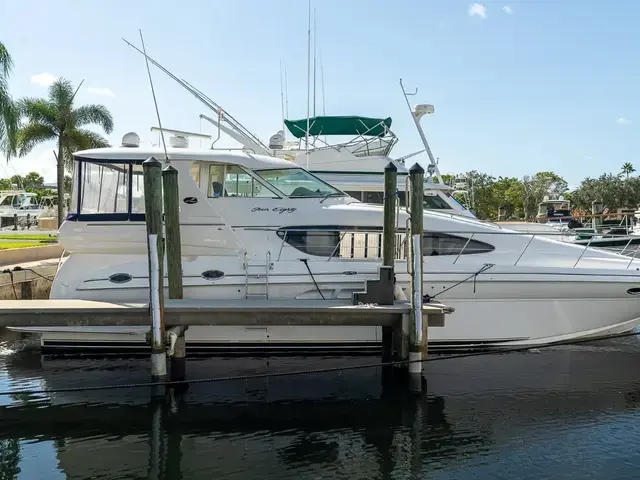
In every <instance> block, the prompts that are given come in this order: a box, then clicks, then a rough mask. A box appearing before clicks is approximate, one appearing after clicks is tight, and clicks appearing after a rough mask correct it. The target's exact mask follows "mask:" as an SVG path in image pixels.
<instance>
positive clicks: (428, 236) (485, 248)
mask: <svg viewBox="0 0 640 480" xmlns="http://www.w3.org/2000/svg"><path fill="white" fill-rule="evenodd" d="M467 242H468V243H467ZM493 250H494V247H493V245H489V244H488V243H485V242H481V241H479V240H475V239H473V238H472V239H471V240H469V239H467V238H464V237H457V236H455V235H450V234H447V233H440V232H426V233H425V235H424V240H423V252H424V255H425V256H433V255H459V254H460V252H462V255H472V254H475V253H488V252H492V251H493Z"/></svg>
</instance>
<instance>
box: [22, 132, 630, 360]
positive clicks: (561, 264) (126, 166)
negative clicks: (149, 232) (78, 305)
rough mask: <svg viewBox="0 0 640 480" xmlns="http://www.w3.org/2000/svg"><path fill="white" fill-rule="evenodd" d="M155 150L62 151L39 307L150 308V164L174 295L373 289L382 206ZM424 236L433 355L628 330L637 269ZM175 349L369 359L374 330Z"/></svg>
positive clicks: (137, 343) (99, 341)
mask: <svg viewBox="0 0 640 480" xmlns="http://www.w3.org/2000/svg"><path fill="white" fill-rule="evenodd" d="M132 139H133V140H132ZM168 143H169V145H170V147H168V148H167V150H166V155H167V157H166V159H165V152H164V151H163V149H161V148H147V147H144V148H143V147H140V146H139V137H138V136H137V135H135V134H127V135H126V136H125V138H124V139H123V146H120V147H108V148H98V149H91V150H85V151H80V152H76V153H75V154H74V159H75V169H74V187H73V194H72V199H71V205H70V211H69V215H68V217H67V219H66V221H65V222H64V223H63V224H62V226H61V227H60V230H59V233H58V241H59V242H60V243H61V245H62V246H63V248H64V249H65V251H67V252H69V253H70V255H69V256H68V257H67V258H66V259H65V260H64V261H63V262H62V265H61V267H60V268H59V270H58V272H57V274H56V277H55V279H54V282H53V286H52V289H51V295H50V298H53V299H87V300H102V301H112V302H145V301H148V296H149V282H148V265H147V238H146V226H145V213H144V182H143V177H142V162H143V161H145V160H146V159H148V158H150V157H155V158H157V159H158V160H161V161H167V160H168V161H170V163H171V165H172V166H173V167H175V168H176V169H177V170H178V172H179V191H180V199H181V204H180V226H181V238H182V255H183V257H182V269H183V283H184V296H185V298H190V299H216V298H219V299H238V300H240V299H246V301H251V299H252V298H253V297H264V298H269V299H289V300H300V301H304V300H307V299H314V300H317V299H325V300H329V299H351V298H352V294H353V292H355V291H361V290H362V289H363V287H364V282H365V281H366V280H367V279H373V278H377V276H378V267H379V266H380V264H381V259H380V257H381V243H382V242H381V237H382V224H383V209H382V205H376V204H368V203H363V202H361V201H358V200H356V199H354V198H352V197H351V196H349V195H347V194H346V193H345V192H344V191H342V190H340V189H339V188H336V187H335V186H332V185H331V184H329V183H327V182H325V181H323V180H321V179H320V178H318V177H317V176H315V175H313V174H312V173H310V172H309V171H307V170H306V169H305V168H303V167H301V166H299V165H297V164H295V163H293V162H291V161H288V160H284V159H281V158H277V157H273V156H263V155H258V154H253V153H251V152H233V151H229V152H222V151H218V150H211V149H194V148H189V147H188V140H187V139H185V138H184V137H175V138H173V139H171V140H170V141H169V142H168ZM407 218H408V215H407V212H406V210H405V209H404V208H400V209H399V212H398V224H397V225H398V230H397V231H398V233H397V244H396V257H397V259H396V261H395V275H396V282H397V286H399V287H400V288H401V289H402V290H403V291H404V292H405V295H406V294H407V293H408V292H407V291H408V288H409V275H408V273H407V256H406V249H405V225H406V224H407ZM424 226H425V231H424V272H425V273H424V285H423V288H424V292H425V293H426V294H427V295H428V296H429V297H431V298H434V299H436V300H438V301H441V302H443V303H445V304H447V305H449V306H452V307H454V308H455V312H454V313H452V314H450V315H448V316H447V321H446V324H445V326H444V327H438V328H435V327H433V328H430V330H429V344H430V348H431V349H454V348H464V349H473V348H487V347H507V346H529V345H530V346H535V345H544V344H549V343H554V342H562V341H568V340H572V339H579V338H587V337H601V336H607V335H611V334H616V333H620V332H624V331H628V330H631V329H633V328H634V327H635V326H636V325H638V323H640V297H639V295H640V260H635V259H633V258H632V259H629V258H625V257H621V256H620V255H616V254H613V253H610V252H606V251H602V250H597V249H591V248H585V247H579V246H576V245H571V244H567V243H563V242H559V241H555V240H552V239H548V238H540V237H539V236H535V235H531V234H526V233H523V232H516V231H513V230H510V229H507V228H504V227H502V226H500V225H496V224H492V223H490V222H483V221H479V220H477V219H474V218H472V217H465V216H462V215H454V214H447V213H443V212H437V211H432V210H426V211H425V212H424ZM165 272H166V269H165ZM165 283H166V282H165ZM407 296H408V295H407ZM14 330H20V331H31V332H38V333H41V334H42V337H41V338H42V347H43V349H44V351H69V350H71V351H79V350H84V351H86V350H92V351H111V350H115V351H122V350H127V349H129V350H140V349H143V350H144V349H148V346H147V344H146V342H145V334H146V333H147V332H148V330H149V328H147V327H84V326H73V327H51V326H46V324H45V323H43V325H42V326H37V327H30V328H27V327H24V328H22V327H21V328H14ZM186 340H187V344H188V348H189V349H195V350H198V349H202V350H207V351H211V352H222V353H225V352H227V353H228V352H234V353H237V352H256V351H261V352H262V351H272V352H281V353H282V352H286V353H291V352H311V351H322V352H326V351H366V350H372V349H374V350H375V349H378V348H379V347H380V342H381V329H380V328H376V327H341V328H335V327H280V326H278V327H271V326H269V327H268V328H267V327H264V328H262V327H261V328H258V329H256V328H255V327H249V326H242V325H238V326H232V327H229V326H211V327H205V326H194V327H191V328H189V329H188V331H187V334H186Z"/></svg>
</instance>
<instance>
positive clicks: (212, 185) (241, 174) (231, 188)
mask: <svg viewBox="0 0 640 480" xmlns="http://www.w3.org/2000/svg"><path fill="white" fill-rule="evenodd" d="M208 195H209V198H218V197H243V198H256V197H262V198H279V197H278V195H277V194H276V193H275V192H273V191H271V190H270V189H269V188H268V187H267V186H266V185H263V184H262V183H260V182H259V181H258V180H256V179H255V178H253V177H252V176H251V175H250V174H249V173H248V172H247V171H246V170H244V169H243V168H242V167H240V166H238V165H210V166H209V194H208Z"/></svg>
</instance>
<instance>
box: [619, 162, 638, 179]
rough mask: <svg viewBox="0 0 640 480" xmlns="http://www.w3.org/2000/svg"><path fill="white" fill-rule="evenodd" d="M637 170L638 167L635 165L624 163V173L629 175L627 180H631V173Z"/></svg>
mask: <svg viewBox="0 0 640 480" xmlns="http://www.w3.org/2000/svg"><path fill="white" fill-rule="evenodd" d="M635 171H636V169H635V168H633V165H631V164H630V163H629V162H625V163H623V164H622V173H624V174H626V175H627V180H629V175H631V174H632V173H633V172H635Z"/></svg>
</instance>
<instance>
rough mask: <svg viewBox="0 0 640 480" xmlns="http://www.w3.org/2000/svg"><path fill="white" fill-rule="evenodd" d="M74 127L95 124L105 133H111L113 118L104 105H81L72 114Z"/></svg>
mask: <svg viewBox="0 0 640 480" xmlns="http://www.w3.org/2000/svg"><path fill="white" fill-rule="evenodd" d="M72 118H73V123H74V125H75V127H83V126H85V125H90V124H96V125H99V126H101V127H102V129H103V130H104V131H105V132H106V133H107V134H109V133H111V132H112V131H113V117H112V116H111V113H110V112H109V110H108V109H107V107H105V106H104V105H83V106H82V107H79V108H77V109H75V110H74V111H73V112H72Z"/></svg>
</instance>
